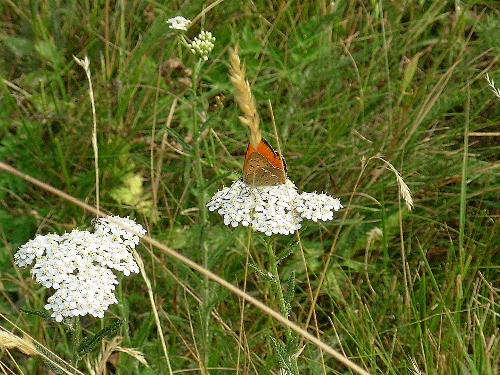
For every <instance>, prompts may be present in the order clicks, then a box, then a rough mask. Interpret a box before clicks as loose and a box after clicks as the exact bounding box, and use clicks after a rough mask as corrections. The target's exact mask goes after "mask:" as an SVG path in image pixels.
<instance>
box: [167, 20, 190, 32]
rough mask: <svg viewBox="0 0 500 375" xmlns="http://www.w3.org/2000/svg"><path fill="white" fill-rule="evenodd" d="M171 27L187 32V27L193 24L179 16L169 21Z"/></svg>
mask: <svg viewBox="0 0 500 375" xmlns="http://www.w3.org/2000/svg"><path fill="white" fill-rule="evenodd" d="M167 23H168V24H169V27H170V28H171V29H174V30H182V31H187V27H188V26H189V24H190V23H191V20H188V19H186V18H184V17H182V16H177V17H174V18H169V19H168V20H167Z"/></svg>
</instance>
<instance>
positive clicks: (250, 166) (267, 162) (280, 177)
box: [243, 138, 286, 186]
mask: <svg viewBox="0 0 500 375" xmlns="http://www.w3.org/2000/svg"><path fill="white" fill-rule="evenodd" d="M243 181H244V182H245V183H246V184H248V185H252V186H278V185H282V184H284V183H285V181H286V163H285V159H284V158H283V156H281V155H280V154H279V153H278V152H276V151H274V150H273V148H272V147H271V145H270V144H269V143H268V142H267V141H266V140H265V139H264V138H262V140H261V141H260V143H259V145H258V146H257V150H256V149H255V148H254V147H253V146H252V145H251V144H249V145H248V148H247V152H246V154H245V162H244V163H243Z"/></svg>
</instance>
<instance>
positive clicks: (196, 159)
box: [191, 59, 210, 372]
mask: <svg viewBox="0 0 500 375" xmlns="http://www.w3.org/2000/svg"><path fill="white" fill-rule="evenodd" d="M202 64H203V60H202V59H200V60H198V62H197V64H196V66H195V68H194V71H193V75H192V87H193V88H192V90H191V93H192V101H191V105H192V109H193V138H194V143H193V154H192V157H193V165H194V177H195V182H196V197H197V200H198V209H199V217H198V220H199V224H200V234H199V244H200V253H201V264H202V266H203V267H204V268H205V269H208V244H207V241H206V229H207V224H208V216H207V211H206V204H207V193H206V191H205V180H204V178H203V166H202V162H201V147H200V145H201V142H202V137H201V132H200V124H199V118H198V111H197V104H198V93H197V85H198V74H199V72H200V70H201V66H202ZM209 301H210V288H209V278H208V277H207V275H204V276H203V288H202V304H203V306H202V314H201V319H202V331H201V332H202V336H203V339H202V340H203V353H202V356H203V359H202V363H203V366H202V371H203V372H204V371H205V370H206V368H207V366H208V355H207V354H208V348H209V347H210V345H209V340H210V339H209V337H210V335H209V327H210V325H209V323H210V312H209V311H208V310H207V311H206V309H207V306H209V305H210V303H209Z"/></svg>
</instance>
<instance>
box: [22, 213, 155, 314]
mask: <svg viewBox="0 0 500 375" xmlns="http://www.w3.org/2000/svg"><path fill="white" fill-rule="evenodd" d="M93 225H94V228H95V231H94V233H91V232H88V231H80V230H76V229H75V230H73V231H71V232H70V233H65V234H63V235H58V234H47V235H45V236H36V237H35V238H34V239H33V240H30V241H28V242H27V243H25V244H24V245H22V246H21V247H20V248H19V249H18V251H17V252H16V253H15V254H14V260H15V263H16V264H17V265H18V266H19V267H23V266H27V265H30V264H31V263H33V261H35V264H34V266H33V268H32V269H31V271H30V272H31V275H32V277H33V278H34V279H35V280H36V282H38V283H39V284H41V285H43V286H45V287H46V288H53V289H55V290H56V292H55V294H54V295H52V296H51V297H49V298H48V300H47V302H48V303H47V304H46V305H45V309H46V310H52V311H53V313H52V315H51V316H52V317H53V318H55V320H56V321H58V322H61V321H62V320H63V318H68V317H73V316H84V315H87V314H91V315H92V316H94V317H98V318H102V317H103V316H104V311H106V310H107V309H108V307H109V306H110V305H112V304H113V303H117V302H118V301H117V300H116V297H115V295H114V293H113V290H114V289H115V285H116V284H118V280H117V278H116V276H115V274H114V273H113V272H112V271H111V269H115V270H117V271H120V272H122V273H123V274H124V275H126V276H128V275H130V273H131V272H134V273H138V272H139V267H138V266H137V263H136V262H135V260H134V258H133V256H132V254H131V253H130V250H131V249H133V248H135V247H136V246H137V244H138V243H139V236H137V235H136V234H135V233H138V234H140V236H142V235H144V234H145V233H146V230H145V229H144V228H143V227H142V226H141V225H140V224H137V223H136V222H135V221H133V220H131V219H128V218H121V217H118V216H112V217H111V219H110V218H99V219H95V220H93ZM127 229H128V230H127Z"/></svg>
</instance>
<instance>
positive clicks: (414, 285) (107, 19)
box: [0, 0, 500, 374]
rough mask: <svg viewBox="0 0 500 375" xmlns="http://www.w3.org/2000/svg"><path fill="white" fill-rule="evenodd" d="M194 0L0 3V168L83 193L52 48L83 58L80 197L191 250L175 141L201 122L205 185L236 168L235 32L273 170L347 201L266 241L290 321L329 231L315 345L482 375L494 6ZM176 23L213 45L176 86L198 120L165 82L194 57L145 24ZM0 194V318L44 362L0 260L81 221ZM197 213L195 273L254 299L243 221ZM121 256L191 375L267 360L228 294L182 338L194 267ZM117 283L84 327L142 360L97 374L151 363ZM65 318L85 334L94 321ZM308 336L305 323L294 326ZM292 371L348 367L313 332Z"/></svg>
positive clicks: (495, 312)
mask: <svg viewBox="0 0 500 375" xmlns="http://www.w3.org/2000/svg"><path fill="white" fill-rule="evenodd" d="M210 4H211V3H210V2H203V1H198V0H192V1H189V0H188V1H166V2H154V1H145V0H136V1H125V0H122V1H110V0H99V1H98V0H96V1H76V0H69V1H50V0H38V1H35V0H20V1H17V2H16V1H15V2H12V1H3V2H1V3H0V21H1V26H2V27H1V30H0V40H1V43H0V53H1V56H2V57H1V58H0V75H1V78H2V80H1V81H0V88H1V100H0V160H2V161H4V162H6V163H8V164H10V165H11V166H13V167H15V168H17V169H18V170H20V171H22V172H24V173H27V174H29V175H31V176H33V177H36V178H38V179H40V180H42V181H44V182H46V183H48V184H50V185H52V186H54V187H56V188H58V189H61V190H63V191H65V192H67V193H69V194H71V195H72V196H74V197H77V198H79V199H81V200H83V201H87V202H89V203H91V204H94V203H95V172H94V162H93V151H92V144H91V129H92V123H93V120H92V111H91V104H90V99H89V96H88V82H87V80H86V77H85V73H84V71H83V69H82V68H81V67H80V66H78V65H77V64H76V63H75V61H74V59H73V56H77V57H79V58H83V57H84V56H88V57H89V59H90V62H91V66H90V67H91V71H92V80H93V87H94V95H95V99H96V106H97V119H98V144H99V154H100V159H99V163H100V164H99V168H100V187H101V193H100V202H101V207H102V208H103V209H105V210H108V211H109V212H112V213H113V214H116V215H118V214H119V215H122V216H130V217H134V218H136V220H137V221H138V222H140V223H142V224H143V225H144V226H145V227H147V228H148V231H149V234H150V235H151V236H152V237H153V238H155V239H158V240H159V241H161V242H163V243H165V244H166V245H167V246H169V247H171V248H173V249H175V250H177V251H179V252H181V253H182V254H184V255H185V256H187V257H189V258H191V259H193V260H195V261H197V262H201V259H200V250H199V249H200V244H199V241H198V238H199V233H200V230H203V228H200V226H199V225H198V220H197V219H198V217H199V212H200V209H203V207H201V208H200V207H198V206H197V204H198V199H197V197H198V196H199V194H200V188H199V187H197V185H195V183H194V172H193V157H194V154H193V140H194V139H198V138H199V136H201V151H202V154H201V159H202V163H203V176H204V179H205V186H203V191H204V192H206V193H207V194H208V196H211V195H212V194H213V193H214V192H215V191H217V190H218V189H220V188H221V187H222V186H227V185H229V184H230V183H231V182H232V181H234V180H235V179H237V178H239V176H240V175H241V168H242V162H243V154H244V151H245V149H246V145H247V142H248V133H247V129H245V128H244V126H243V125H241V124H240V123H239V122H238V119H237V116H238V115H239V114H240V111H239V109H238V108H237V105H236V103H235V102H234V101H233V89H232V87H231V85H230V82H229V80H228V56H227V51H228V47H232V46H234V45H236V44H237V43H238V44H239V45H240V47H241V52H240V57H241V59H242V61H244V62H245V64H246V67H247V76H248V78H249V80H250V81H251V85H252V90H253V93H254V95H255V98H256V101H257V104H258V107H259V113H260V115H261V117H262V119H263V122H262V127H263V132H264V135H265V136H266V138H267V139H268V140H270V142H271V144H273V145H275V146H276V145H277V141H276V139H274V136H273V135H274V130H273V126H272V121H271V111H270V109H269V105H268V102H270V103H271V104H272V110H273V113H274V117H275V119H276V127H277V133H278V136H279V142H280V146H281V150H282V152H283V154H284V156H285V158H286V160H287V164H288V170H289V174H288V175H289V178H290V179H291V180H293V181H294V182H295V183H296V185H297V186H298V188H299V190H300V191H318V192H327V193H329V194H330V195H333V196H336V197H338V198H340V199H341V200H342V202H343V203H344V206H346V204H347V202H349V201H351V206H350V208H349V211H348V212H347V216H346V221H345V222H344V223H343V226H342V228H341V230H340V234H339V235H338V236H336V233H337V228H338V227H339V224H340V221H339V220H338V219H337V220H335V221H333V222H329V223H326V224H321V225H319V224H317V223H309V224H306V223H305V225H304V228H303V229H302V230H301V231H300V239H301V241H300V246H299V245H298V243H297V237H296V236H290V237H283V236H278V237H277V238H276V239H275V242H274V245H275V246H276V248H277V249H291V254H290V256H289V257H287V258H286V259H285V260H283V261H282V262H281V263H280V271H281V272H282V274H283V277H284V279H286V278H287V277H288V275H290V273H291V272H292V271H295V273H296V280H297V288H296V296H295V299H294V303H293V306H292V316H291V319H292V320H293V321H294V322H296V323H297V324H299V325H300V326H303V325H304V324H305V321H306V319H307V314H308V312H309V309H310V308H311V306H310V299H309V297H308V295H309V294H308V290H309V288H311V289H312V290H316V286H317V285H318V284H317V282H318V279H319V278H320V276H321V274H322V272H323V267H322V266H323V264H324V263H325V257H326V256H327V254H328V253H329V251H330V246H331V245H332V243H333V242H334V241H336V246H335V249H334V252H333V259H332V262H331V263H330V267H329V269H328V270H327V271H326V274H325V275H324V276H325V282H324V283H323V285H322V289H321V293H320V296H319V299H318V302H317V304H316V306H314V309H315V313H316V315H317V319H318V326H319V330H320V332H321V338H322V340H324V341H325V342H326V343H328V344H329V345H331V346H332V347H333V348H335V349H336V350H338V351H340V352H342V353H344V354H345V355H347V356H348V357H349V358H351V359H352V360H353V361H354V362H356V363H358V364H360V365H361V366H362V367H364V368H366V370H367V371H369V372H370V373H373V374H375V373H377V374H378V373H387V374H402V373H408V372H409V370H408V368H411V369H412V371H413V373H418V372H417V369H418V371H421V372H420V373H422V374H423V373H425V374H458V373H470V374H498V373H500V370H499V366H500V350H499V347H500V345H499V340H500V339H499V322H498V317H499V316H500V315H499V314H500V306H499V303H500V299H499V288H500V281H499V273H498V267H499V264H500V251H499V249H500V236H499V234H500V228H499V223H500V220H499V210H500V204H499V198H500V185H499V182H500V175H499V167H500V163H499V157H498V155H499V151H500V127H499V123H500V102H499V98H496V97H495V95H494V93H493V92H492V91H491V90H490V87H489V86H488V83H487V80H486V74H489V75H490V77H491V78H492V79H497V80H498V82H500V74H499V65H498V58H499V57H500V38H499V37H498V36H499V35H500V26H499V25H500V13H499V10H498V9H499V5H498V2H495V1H476V2H468V3H467V4H464V3H461V2H458V1H457V2H453V1H441V2H436V1H425V0H421V1H416V0H407V1H384V0H380V1H336V2H331V3H330V2H327V1H288V2H285V1H277V0H269V1H263V0H257V1H253V2H240V1H229V0H226V1H217V2H214V3H213V4H214V6H213V7H210ZM204 10H206V11H205V12H203V11H204ZM201 12H203V15H202V17H198V18H197V16H198V15H200V14H201ZM176 15H182V16H184V17H186V18H189V19H195V18H196V19H197V20H196V23H195V24H194V25H193V26H192V27H191V28H190V29H189V30H188V32H187V36H188V37H189V38H191V39H192V38H193V37H194V36H196V35H197V34H198V33H199V31H200V30H202V29H204V30H209V31H211V32H212V33H213V34H214V36H215V37H216V38H217V41H216V46H215V49H214V51H213V52H212V54H211V59H210V60H209V61H207V62H206V63H205V64H204V66H203V70H202V72H201V81H200V82H199V85H198V87H196V88H195V89H196V90H198V93H199V97H200V99H201V100H202V103H204V106H202V105H200V104H199V103H198V104H197V106H196V109H197V116H198V118H199V119H200V121H201V123H202V127H201V129H200V131H201V133H200V134H193V127H192V123H193V121H192V116H193V114H192V113H193V103H192V100H191V99H192V96H191V95H190V91H189V90H190V89H189V87H188V86H187V85H186V83H187V82H189V70H187V69H189V68H192V67H193V65H194V63H195V59H194V57H193V56H192V55H190V54H189V52H188V51H186V50H181V49H180V48H179V46H178V44H176V42H175V36H174V33H173V32H172V30H170V29H169V28H168V25H167V24H166V23H165V21H166V20H167V19H168V18H170V17H174V16H176ZM169 59H178V62H179V63H180V64H181V65H180V67H177V68H173V67H172V65H171V63H168V61H169ZM170 62H172V60H170ZM186 78H187V80H186ZM153 129H154V131H153ZM480 133H483V134H480ZM378 153H380V154H381V155H382V156H383V157H384V158H385V159H386V160H387V161H389V162H390V163H391V164H392V165H394V166H395V167H396V168H397V169H398V170H399V171H400V172H401V175H402V177H403V179H404V180H405V182H406V183H407V184H408V186H409V187H410V188H411V190H412V193H413V198H414V202H415V208H414V210H413V211H411V212H410V213H409V212H407V211H406V209H405V208H404V204H403V203H402V202H401V201H400V197H399V194H398V184H397V181H396V178H395V176H394V174H393V173H392V172H390V171H389V170H387V169H386V167H385V165H384V164H383V163H382V162H380V161H379V160H378V159H370V160H369V162H368V164H367V165H366V169H365V170H364V171H363V172H362V173H361V167H362V159H363V158H365V159H369V158H371V157H372V156H375V155H376V154H378ZM358 178H360V179H359V182H358ZM353 192H354V194H353ZM0 203H1V205H0V235H1V238H2V241H1V244H0V247H1V249H0V262H1V270H2V271H1V279H0V281H1V284H0V291H1V292H2V296H3V298H2V299H0V313H1V314H3V316H5V317H9V318H10V319H11V320H12V321H15V322H16V323H17V324H18V325H19V327H20V328H21V329H23V330H25V331H26V332H28V333H29V334H30V335H31V336H33V337H34V338H35V339H37V340H39V341H40V342H42V343H43V344H44V345H46V347H47V348H49V349H51V350H54V351H55V352H56V353H57V354H59V355H61V356H62V357H65V356H66V355H67V353H68V352H69V351H70V348H69V341H68V340H69V339H68V337H67V336H65V335H64V333H63V331H62V330H60V329H59V328H57V326H56V325H54V324H52V323H48V322H46V321H42V320H41V319H40V318H35V317H31V316H28V315H25V314H21V313H20V312H19V308H31V309H43V305H44V299H45V297H46V292H45V291H44V290H41V289H40V288H39V287H38V286H37V285H35V284H34V283H33V282H32V281H31V279H30V277H29V272H28V271H27V270H18V269H17V268H16V267H15V266H14V265H13V262H12V255H13V253H14V252H15V250H16V249H17V247H18V246H19V245H21V244H23V243H25V242H26V241H27V240H29V239H30V238H33V237H34V236H35V234H36V233H43V234H45V233H48V232H58V233H61V232H64V231H69V230H71V229H73V228H76V227H78V228H80V229H84V228H88V227H89V226H90V220H91V218H92V217H91V214H89V213H86V212H82V211H81V210H80V209H79V208H77V207H76V206H74V205H72V204H70V203H68V202H66V201H62V200H61V199H59V198H56V197H54V196H53V195H51V194H49V193H48V192H46V191H43V190H40V189H38V188H35V187H34V186H31V185H29V184H27V183H25V182H23V181H22V180H20V179H18V178H16V177H14V176H12V175H10V174H7V173H4V172H0ZM341 215H342V214H341ZM341 215H338V217H340V216H341ZM209 220H210V227H209V237H208V241H209V243H208V246H209V254H210V256H209V259H208V263H207V266H208V268H209V269H210V270H211V271H213V272H215V273H216V274H218V275H220V276H221V277H223V278H224V279H226V280H228V281H230V282H232V283H234V284H236V285H239V286H242V285H243V282H244V280H246V282H247V285H246V289H247V291H248V292H249V293H250V294H252V295H254V296H256V297H257V298H259V299H261V300H263V301H265V302H266V303H268V304H269V305H270V306H274V307H275V305H273V304H274V299H273V298H274V297H273V296H272V293H270V291H269V285H268V282H267V281H266V280H265V279H263V278H262V277H261V276H260V275H259V274H258V273H256V272H254V271H252V269H250V270H249V271H248V274H245V262H246V254H247V251H249V254H250V255H249V256H250V262H251V263H252V264H255V265H257V266H259V267H262V269H265V268H266V252H265V250H263V249H264V246H263V245H262V237H261V236H260V235H258V234H252V237H251V246H250V247H248V246H247V244H248V240H247V239H248V236H249V233H248V230H247V229H245V228H236V229H233V228H228V227H225V226H224V225H223V222H222V219H221V217H220V216H219V215H218V214H217V213H210V214H209ZM140 251H141V254H142V256H143V258H144V260H145V262H146V266H147V269H148V272H149V274H150V277H151V279H152V281H153V288H154V292H155V295H156V298H157V301H156V308H157V309H158V311H160V317H161V319H162V325H163V329H164V332H165V335H166V336H165V338H166V340H167V347H168V349H169V353H170V360H171V363H172V367H173V369H174V370H177V371H180V372H183V371H185V372H187V371H189V369H197V368H199V367H200V366H201V365H200V358H202V357H203V355H201V354H200V353H201V352H204V353H205V354H206V358H207V363H206V364H205V365H207V366H209V367H210V368H211V370H209V372H210V373H213V374H225V373H227V374H229V373H236V371H235V370H234V369H235V368H236V367H238V368H239V372H238V373H262V374H268V373H271V372H273V373H277V371H278V368H279V364H278V363H277V360H276V357H275V355H274V353H273V348H272V346H271V344H270V342H269V336H270V334H272V335H273V336H275V337H280V335H282V334H283V328H282V327H279V325H276V324H275V323H274V322H273V321H272V320H271V319H269V318H267V317H266V316H263V315H262V314H261V313H260V311H258V310H256V309H254V308H252V307H250V306H247V307H246V308H245V311H244V315H243V320H244V325H243V326H244V335H240V333H241V332H240V311H241V301H238V299H237V298H236V297H235V296H232V295H231V294H229V293H228V292H227V291H225V290H223V289H222V288H220V287H217V286H215V285H214V286H212V288H213V290H212V293H211V299H210V301H205V303H206V304H205V307H206V306H207V304H208V305H210V311H212V312H213V313H214V315H213V317H212V318H211V321H210V329H209V336H207V337H208V338H207V337H204V338H201V337H200V334H199V332H200V331H199V325H200V322H201V321H202V319H200V314H201V313H200V304H199V302H198V300H197V298H198V297H200V293H201V291H200V287H201V285H203V278H202V276H201V275H198V274H196V273H194V272H192V271H191V270H190V269H188V268H187V267H185V266H184V265H182V264H180V263H178V262H176V261H172V260H171V259H170V258H168V257H167V256H166V255H165V254H163V253H161V252H158V251H157V250H155V249H145V248H143V249H140ZM301 252H302V254H303V255H304V257H305V259H306V262H307V270H308V275H309V278H310V282H309V284H308V283H307V279H306V275H305V268H304V264H303V262H302V256H301ZM120 288H121V289H120V290H119V291H118V294H119V298H118V299H119V300H120V306H116V307H115V308H113V309H112V310H111V311H109V313H108V315H107V318H106V319H107V320H109V321H113V320H116V319H117V318H121V319H126V321H127V324H126V326H124V327H125V328H123V332H121V334H122V336H123V342H122V344H121V345H122V346H125V347H133V348H136V349H138V350H140V351H142V352H143V353H145V355H146V359H147V360H148V363H149V364H150V366H151V368H150V369H147V368H145V367H142V366H141V365H138V364H137V362H135V361H134V360H133V359H131V358H130V357H128V356H126V355H123V354H122V355H121V356H120V360H118V361H116V363H114V366H115V367H117V371H118V373H120V374H131V373H141V374H148V373H155V374H157V373H166V370H165V364H164V362H165V358H163V356H162V353H161V350H160V345H159V341H158V337H157V333H156V329H155V326H154V322H153V320H152V314H151V306H150V305H149V302H148V300H147V297H146V293H145V289H144V286H143V285H142V284H141V279H140V277H134V278H129V279H127V280H124V281H123V284H122V286H121V287H120ZM0 324H1V325H2V326H3V327H4V328H6V329H8V330H13V328H12V326H11V325H10V324H7V323H6V322H5V321H3V322H1V323H0ZM84 325H86V326H87V327H88V329H89V330H90V331H92V329H93V327H94V326H95V322H94V321H93V320H91V319H89V320H88V321H87V322H85V323H84ZM308 330H309V331H311V332H315V328H313V326H312V323H311V324H310V325H309V327H308ZM16 333H19V332H18V331H16ZM207 343H210V346H207ZM240 345H241V347H242V348H243V349H242V351H241V352H239V351H238V348H239V346H240ZM239 355H241V356H242V358H244V359H239V357H238V356H239ZM412 360H413V361H414V363H415V366H416V367H414V366H413V365H412ZM1 362H2V366H5V367H4V368H11V369H14V368H15V367H14V363H17V364H18V365H19V366H20V368H21V369H23V371H24V373H27V374H35V373H45V372H44V370H43V362H42V361H41V359H39V358H36V357H28V356H24V355H21V354H19V353H18V352H15V351H14V352H13V357H11V358H7V356H6V355H3V356H2V358H1ZM299 366H300V367H301V371H302V372H303V373H304V374H322V373H328V374H330V373H335V374H344V373H349V370H347V369H346V368H344V367H343V366H340V365H339V364H338V363H336V362H335V361H333V360H332V359H330V358H328V357H325V359H324V361H322V360H321V353H320V352H319V351H318V349H317V348H315V347H314V346H313V345H306V346H305V349H304V351H303V352H302V354H301V357H300V359H299ZM13 371H14V370H13ZM17 371H18V370H17V369H16V370H15V371H14V372H17ZM192 371H193V373H196V371H195V370H192Z"/></svg>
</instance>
